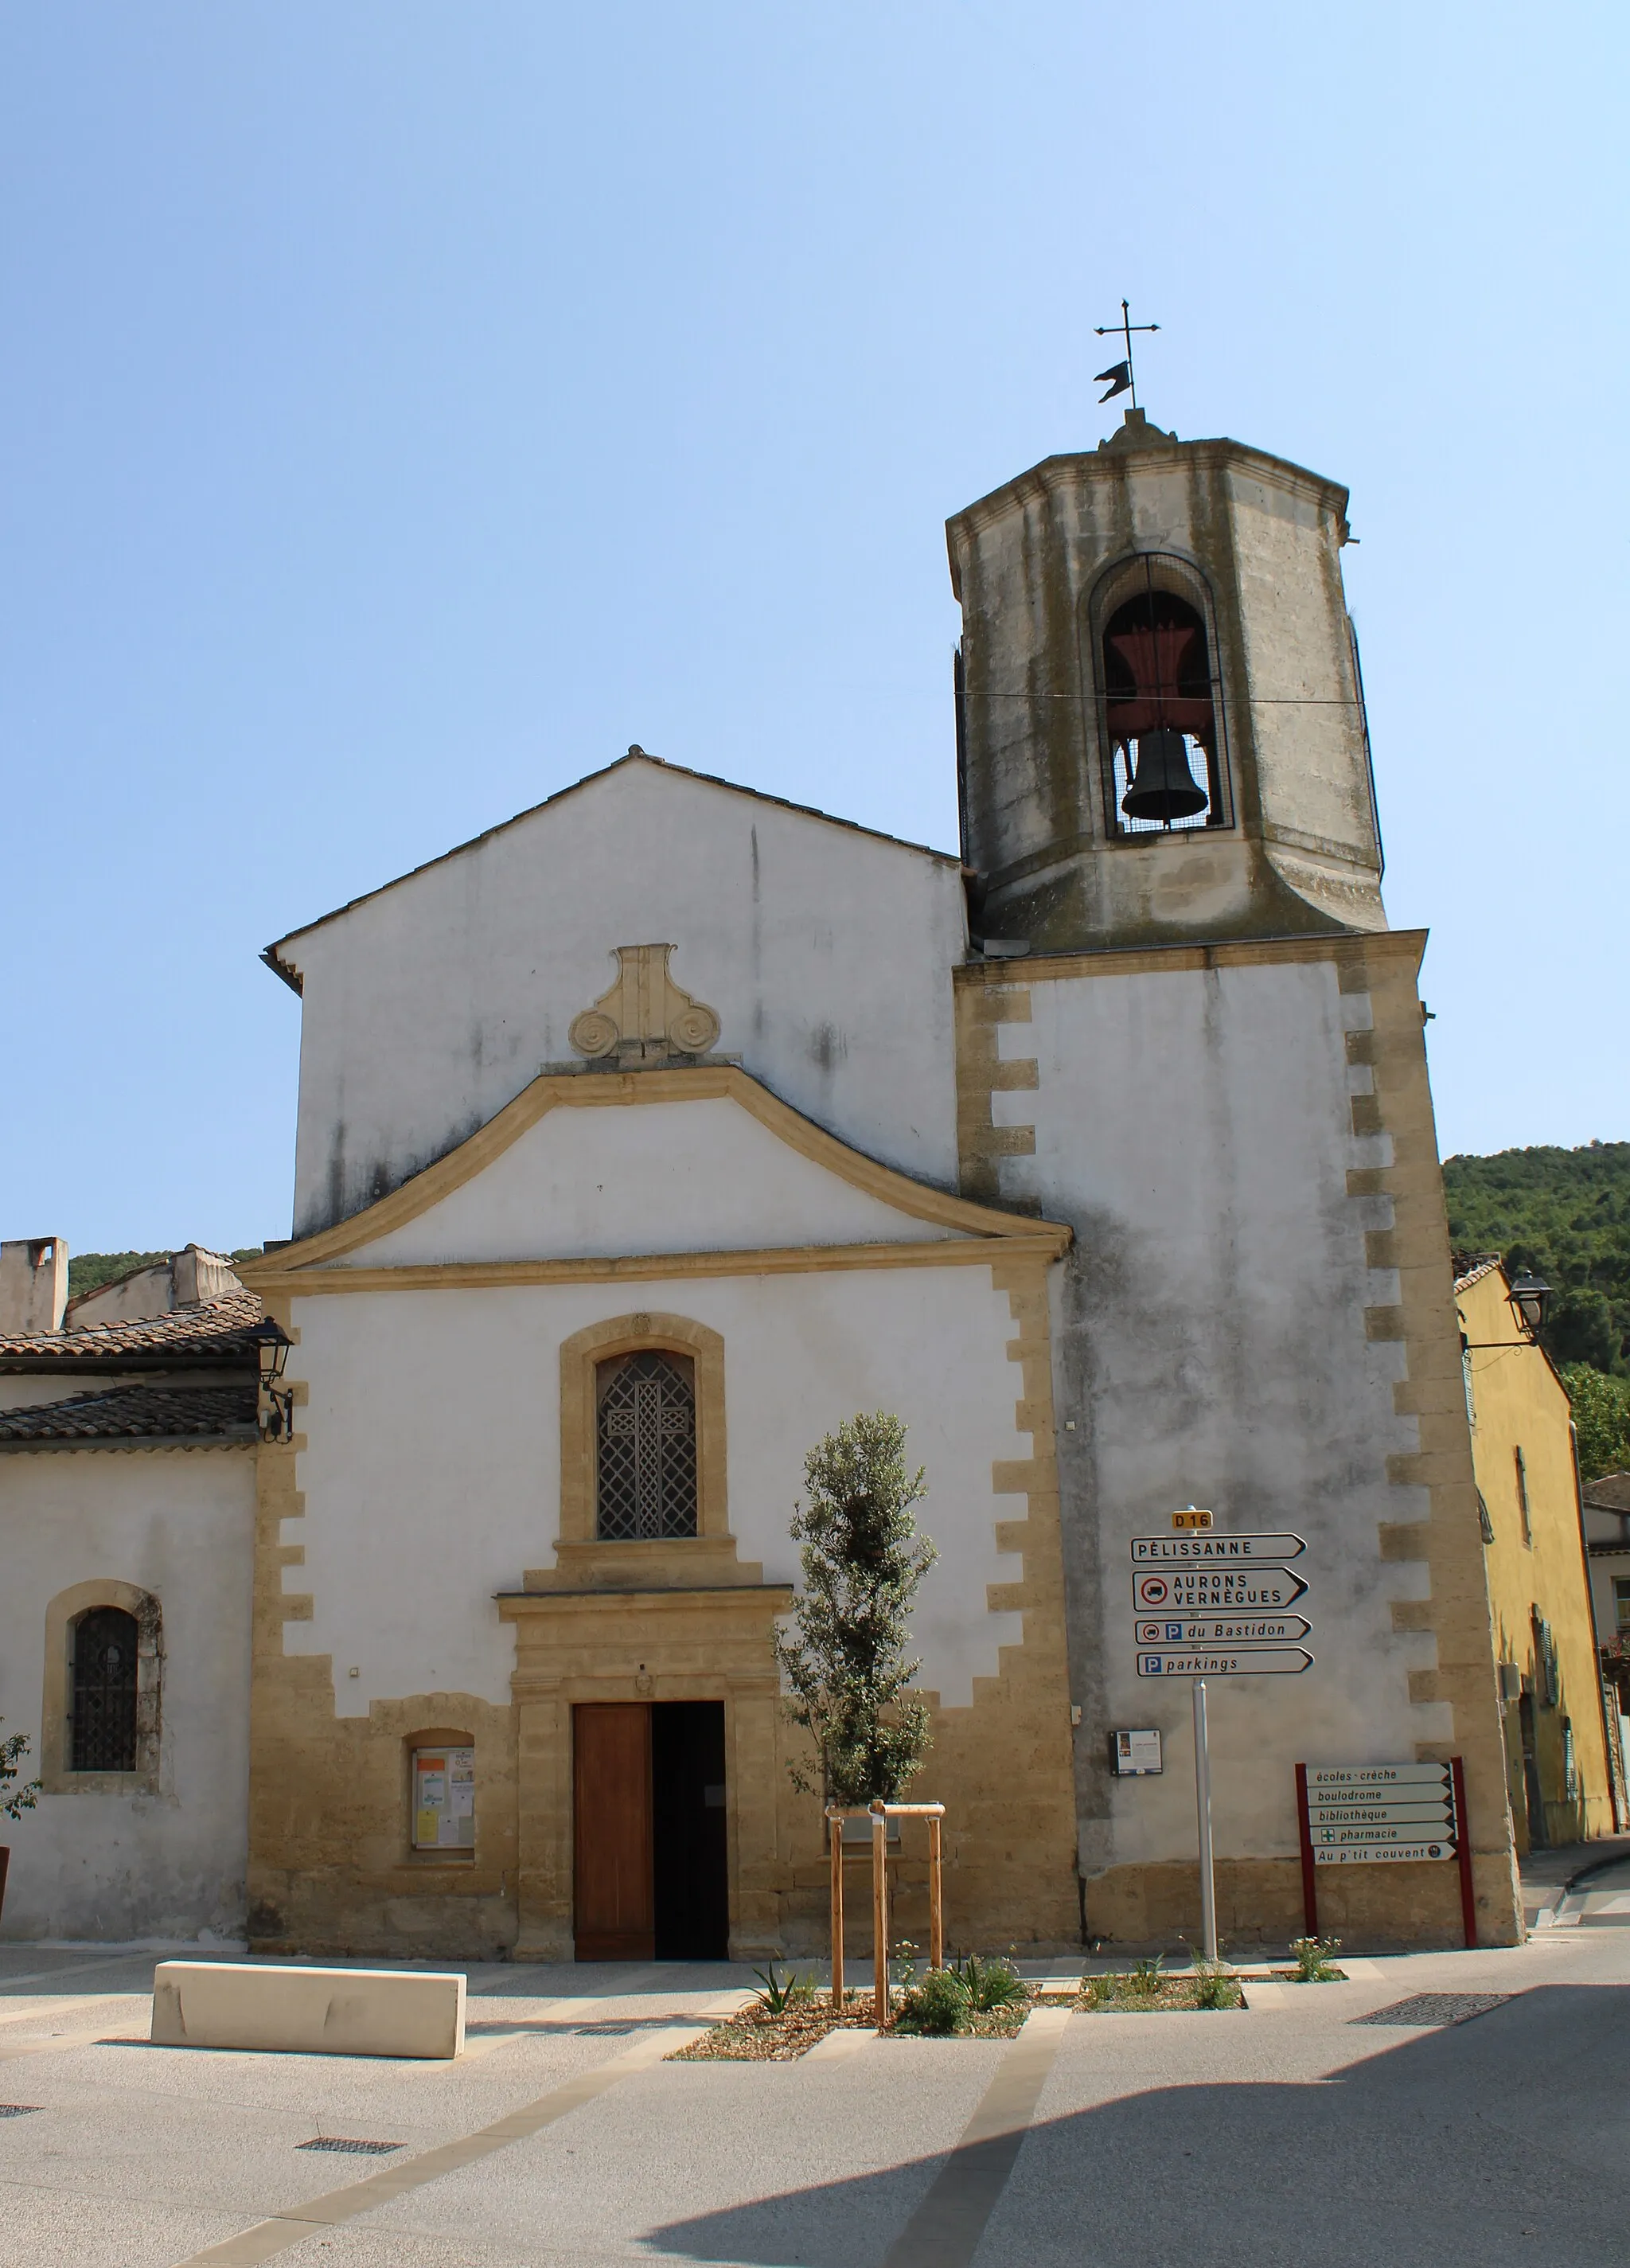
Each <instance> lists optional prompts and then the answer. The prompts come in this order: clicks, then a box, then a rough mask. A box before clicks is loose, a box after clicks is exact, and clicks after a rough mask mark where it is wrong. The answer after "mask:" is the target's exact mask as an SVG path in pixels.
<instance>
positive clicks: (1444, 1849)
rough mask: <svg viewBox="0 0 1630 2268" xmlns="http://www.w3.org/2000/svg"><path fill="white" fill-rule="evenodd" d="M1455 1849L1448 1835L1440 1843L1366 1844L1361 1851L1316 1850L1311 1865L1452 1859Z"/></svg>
mask: <svg viewBox="0 0 1630 2268" xmlns="http://www.w3.org/2000/svg"><path fill="white" fill-rule="evenodd" d="M1456 1847H1457V1846H1456V1844H1455V1840H1454V1837H1452V1836H1448V1835H1446V1836H1445V1837H1443V1841H1442V1842H1441V1843H1388V1844H1380V1843H1366V1844H1365V1845H1364V1846H1363V1848H1362V1850H1346V1849H1343V1850H1340V1851H1326V1850H1318V1849H1316V1850H1315V1851H1314V1852H1313V1864H1314V1865H1315V1866H1316V1867H1351V1866H1355V1865H1357V1864H1361V1863H1362V1864H1363V1865H1365V1866H1369V1865H1371V1864H1372V1863H1374V1862H1375V1861H1377V1860H1380V1859H1452V1858H1453V1857H1454V1855H1455V1851H1456Z"/></svg>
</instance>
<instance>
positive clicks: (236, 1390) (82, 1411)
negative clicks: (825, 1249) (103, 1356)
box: [0, 1379, 256, 1449]
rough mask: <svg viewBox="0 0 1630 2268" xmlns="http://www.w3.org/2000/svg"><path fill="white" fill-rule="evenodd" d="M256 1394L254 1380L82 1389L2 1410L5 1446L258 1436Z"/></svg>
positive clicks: (194, 1443) (0, 1438) (0, 1437)
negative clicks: (91, 1391) (61, 1398)
mask: <svg viewBox="0 0 1630 2268" xmlns="http://www.w3.org/2000/svg"><path fill="white" fill-rule="evenodd" d="M255 1398H256V1388H255V1385H254V1383H253V1381H252V1380H249V1379H243V1380H239V1381H234V1382H233V1383H232V1384H231V1386H196V1387H173V1386H121V1387H115V1388H114V1390H113V1392H112V1393H110V1394H77V1395H74V1396H73V1398H72V1399H71V1400H70V1401H68V1402H46V1403H38V1404H36V1405H35V1406H34V1407H33V1409H30V1410H0V1449H6V1448H26V1447H31V1446H34V1445H44V1444H46V1443H55V1444H57V1445H59V1446H62V1447H76V1446H83V1447H96V1446H97V1445H98V1444H101V1443H113V1442H115V1441H117V1442H131V1443H139V1444H140V1445H141V1446H143V1447H149V1448H157V1447H160V1446H167V1445H170V1444H175V1445H178V1446H180V1447H202V1446H205V1445H207V1444H212V1443H217V1442H218V1443H225V1442H229V1441H253V1440H254V1438H255V1432H256V1427H255Z"/></svg>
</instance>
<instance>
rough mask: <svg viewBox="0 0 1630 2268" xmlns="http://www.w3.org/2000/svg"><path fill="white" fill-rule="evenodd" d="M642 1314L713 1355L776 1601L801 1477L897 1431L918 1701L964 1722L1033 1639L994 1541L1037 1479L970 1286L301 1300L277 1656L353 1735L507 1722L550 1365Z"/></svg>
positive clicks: (807, 1280) (747, 1547)
mask: <svg viewBox="0 0 1630 2268" xmlns="http://www.w3.org/2000/svg"><path fill="white" fill-rule="evenodd" d="M630 1115H631V1116H632V1115H636V1114H630ZM637 1115H638V1116H643V1115H644V1114H643V1113H640V1114H637ZM636 1307H637V1308H640V1309H645V1310H653V1311H658V1312H665V1313H672V1314H683V1315H686V1316H688V1317H690V1318H691V1319H693V1320H694V1321H695V1322H701V1323H704V1324H707V1325H708V1326H709V1328H710V1329H714V1330H716V1331H717V1332H719V1333H720V1334H721V1335H722V1336H723V1340H724V1347H725V1357H724V1360H725V1397H726V1429H727V1434H728V1442H729V1448H728V1460H729V1462H728V1484H729V1507H730V1521H731V1530H732V1532H733V1534H734V1535H735V1536H736V1537H737V1539H738V1550H739V1552H740V1556H741V1557H743V1558H744V1559H749V1560H760V1561H761V1562H762V1563H763V1566H764V1573H765V1577H766V1579H767V1580H794V1579H796V1577H797V1555H796V1551H795V1550H794V1547H793V1545H792V1543H791V1541H790V1538H789V1533H788V1530H789V1521H790V1518H791V1514H792V1512H793V1508H794V1506H795V1504H796V1502H797V1498H798V1496H799V1493H800V1491H801V1487H802V1481H803V1467H804V1455H805V1454H806V1452H807V1451H808V1450H809V1449H810V1448H811V1447H813V1445H814V1444H815V1442H816V1441H818V1440H819V1439H820V1437H821V1436H822V1435H823V1434H824V1433H826V1432H828V1431H829V1430H830V1429H831V1428H832V1427H833V1426H834V1425H837V1424H838V1423H839V1421H840V1420H841V1419H842V1418H848V1417H852V1416H853V1415H854V1414H855V1412H856V1411H857V1410H877V1409H885V1410H892V1411H893V1412H894V1413H895V1414H896V1415H897V1416H899V1418H902V1419H903V1420H904V1421H905V1423H906V1425H907V1427H908V1428H909V1434H910V1440H909V1452H908V1453H909V1454H910V1456H911V1457H912V1459H913V1460H914V1462H917V1463H921V1464H923V1465H925V1466H926V1467H927V1468H928V1476H929V1498H928V1500H927V1502H926V1504H925V1505H924V1506H922V1508H921V1513H920V1519H921V1525H922V1528H923V1529H924V1530H925V1532H926V1533H927V1534H929V1535H931V1536H932V1537H933V1539H934V1541H935V1543H936V1545H937V1546H938V1548H939V1551H940V1561H939V1565H937V1566H936V1568H935V1570H934V1571H933V1572H932V1573H931V1574H930V1575H929V1578H928V1580H927V1581H926V1583H925V1584H924V1586H923V1589H922V1591H921V1594H920V1604H919V1606H918V1609H917V1611H916V1613H915V1616H914V1631H915V1642H916V1644H917V1646H918V1647H919V1648H920V1650H921V1653H922V1655H923V1660H924V1668H923V1673H922V1683H924V1684H925V1685H926V1686H928V1687H929V1688H934V1687H937V1688H938V1690H939V1691H940V1693H941V1696H942V1698H943V1701H944V1702H945V1703H946V1704H947V1705H966V1704H967V1703H968V1702H970V1701H971V1699H972V1697H973V1695H972V1681H973V1677H974V1676H975V1675H994V1674H995V1672H996V1671H997V1670H998V1669H999V1667H1000V1664H999V1661H998V1659H997V1648H998V1646H1002V1645H1005V1644H1016V1643H1017V1642H1018V1640H1019V1639H1020V1638H1021V1637H1022V1626H1021V1617H1020V1616H1017V1615H1016V1614H1010V1613H1002V1614H992V1613H990V1612H989V1611H988V1609H987V1605H986V1592H985V1587H986V1585H987V1584H988V1583H993V1582H1010V1581H1013V1580H1016V1579H1017V1576H1018V1575H1019V1573H1020V1572H1021V1568H1020V1565H1019V1563H1018V1561H1017V1558H1016V1557H1014V1556H1013V1555H1010V1554H1002V1553H999V1552H998V1551H997V1550H995V1522H996V1521H998V1520H1002V1519H1007V1520H1011V1519H1015V1518H1022V1517H1023V1516H1024V1499H1022V1498H1020V1499H1016V1498H1013V1497H997V1496H995V1494H993V1492H992V1489H991V1465H992V1462H993V1461H994V1460H995V1459H997V1458H1010V1457H1020V1456H1027V1455H1029V1454H1031V1439H1030V1436H1029V1434H1028V1433H1018V1432H1016V1430H1015V1425H1014V1417H1015V1400H1016V1395H1017V1372H1016V1370H1015V1368H1014V1366H1013V1365H1012V1364H1011V1363H1010V1361H1009V1360H1008V1358H1007V1347H1008V1343H1009V1341H1010V1339H1011V1338H1012V1337H1013V1336H1014V1331H1015V1326H1014V1324H1013V1322H1012V1319H1011V1314H1010V1307H1009V1302H1008V1298H1007V1294H1006V1293H1005V1292H1000V1293H999V1292H995V1291H994V1290H993V1289H992V1287H991V1283H990V1276H989V1271H988V1269H986V1268H983V1267H976V1266H973V1265H972V1264H966V1265H962V1266H957V1267H949V1268H943V1269H935V1268H921V1269H919V1268H912V1269H882V1270H876V1271H859V1270H857V1271H854V1272H846V1273H837V1274H830V1275H823V1274H801V1275H789V1276H775V1277H753V1278H723V1279H719V1278H709V1279H695V1278H685V1277H676V1278H674V1279H673V1280H672V1281H670V1282H641V1283H640V1284H638V1285H565V1286H554V1285H551V1286H521V1287H517V1288H514V1289H504V1290H502V1291H467V1292H466V1291H459V1292H443V1291H436V1292H366V1293H362V1292H357V1293H339V1294H334V1293H331V1294H328V1295H326V1296H319V1297H306V1298H303V1299H298V1298H297V1299H296V1300H294V1302H293V1307H292V1319H293V1322H294V1324H295V1326H296V1327H297V1330H298V1333H299V1344H298V1346H297V1350H296V1352H295V1353H294V1354H293V1355H292V1356H291V1357H290V1366H289V1374H290V1377H293V1376H296V1375H297V1376H300V1377H303V1378H305V1379H306V1380H307V1381H309V1385H310V1399H309V1402H308V1403H307V1405H306V1408H305V1418H304V1425H305V1432H306V1437H307V1440H308V1442H309V1445H310V1446H309V1447H307V1448H305V1450H304V1451H302V1452H301V1454H300V1456H299V1460H298V1476H297V1477H298V1485H299V1486H300V1488H301V1489H302V1490H303V1491H305V1513H304V1515H303V1516H302V1517H301V1518H299V1519H297V1520H290V1521H287V1522H285V1524H284V1528H283V1537H284V1541H285V1542H288V1543H299V1544H303V1545H304V1546H305V1565H303V1566H295V1567H292V1568H290V1570H289V1571H288V1572H287V1574H286V1577H285V1585H286V1587H287V1588H288V1589H289V1590H290V1591H301V1592H305V1591H309V1592H310V1593H312V1596H313V1599H314V1612H313V1616H312V1620H311V1621H309V1622H302V1623H290V1624H286V1625H285V1628H284V1645H285V1646H286V1648H287V1649H288V1650H289V1651H290V1652H299V1653H327V1654H332V1656H333V1657H334V1690H335V1697H336V1701H337V1705H338V1707H339V1709H340V1711H341V1713H342V1714H345V1715H363V1714H365V1713H366V1712H367V1709H368V1707H369V1705H370V1704H371V1702H372V1701H373V1700H375V1699H379V1698H386V1697H393V1696H399V1695H402V1694H405V1693H411V1692H430V1691H445V1692H462V1693H468V1694H471V1695H474V1696H475V1697H480V1698H481V1699H484V1700H487V1701H491V1702H494V1703H499V1704H504V1703H507V1702H508V1700H509V1698H510V1672H511V1670H512V1668H513V1664H514V1652H513V1638H512V1632H511V1630H510V1627H509V1626H507V1625H505V1624H501V1623H500V1622H499V1619H498V1616H497V1610H496V1608H495V1606H494V1604H493V1594H494V1593H495V1592H497V1591H503V1590H515V1589H518V1588H519V1587H520V1583H521V1577H522V1574H523V1572H524V1571H525V1569H526V1568H528V1567H547V1566H549V1565H552V1564H553V1562H554V1539H555V1536H556V1534H557V1530H558V1521H559V1492H560V1359H559V1350H560V1345H561V1342H562V1339H564V1338H566V1337H569V1335H570V1334H571V1333H572V1332H574V1331H577V1330H581V1329H584V1328H585V1327H586V1326H588V1325H589V1324H591V1323H596V1322H603V1321H606V1320H608V1319H609V1318H611V1317H613V1316H617V1315H621V1314H628V1313H629V1312H631V1311H632V1310H634V1309H635V1308H636ZM352 1668H356V1671H357V1672H358V1675H356V1677H354V1678H353V1677H352V1676H350V1675H349V1672H350V1670H351V1669H352Z"/></svg>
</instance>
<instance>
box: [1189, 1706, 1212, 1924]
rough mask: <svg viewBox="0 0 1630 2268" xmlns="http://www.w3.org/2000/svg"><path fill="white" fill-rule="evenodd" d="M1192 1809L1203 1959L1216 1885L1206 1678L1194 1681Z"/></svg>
mask: <svg viewBox="0 0 1630 2268" xmlns="http://www.w3.org/2000/svg"><path fill="white" fill-rule="evenodd" d="M1193 1692H1194V1810H1195V1814H1196V1816H1197V1819H1198V1822H1199V1827H1200V1935H1201V1937H1202V1938H1203V1939H1204V1940H1205V1947H1206V1959H1207V1960H1208V1961H1215V1959H1216V1957H1217V1886H1216V1881H1215V1877H1214V1874H1213V1869H1212V1859H1211V1752H1210V1749H1208V1746H1207V1744H1206V1681H1205V1679H1204V1678H1203V1677H1197V1678H1196V1679H1195V1680H1194V1686H1193Z"/></svg>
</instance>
